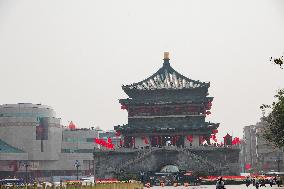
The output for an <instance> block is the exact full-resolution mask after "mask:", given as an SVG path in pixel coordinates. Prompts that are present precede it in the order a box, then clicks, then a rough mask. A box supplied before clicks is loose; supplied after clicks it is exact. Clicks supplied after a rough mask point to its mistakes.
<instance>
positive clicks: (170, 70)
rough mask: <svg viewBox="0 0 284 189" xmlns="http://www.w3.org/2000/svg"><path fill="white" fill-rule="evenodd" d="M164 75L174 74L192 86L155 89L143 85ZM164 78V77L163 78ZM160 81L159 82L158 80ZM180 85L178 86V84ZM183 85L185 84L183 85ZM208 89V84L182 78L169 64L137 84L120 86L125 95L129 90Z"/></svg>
mask: <svg viewBox="0 0 284 189" xmlns="http://www.w3.org/2000/svg"><path fill="white" fill-rule="evenodd" d="M165 73H168V74H174V75H175V76H176V77H177V78H178V79H181V80H184V81H185V82H187V83H189V84H192V86H187V87H185V86H178V87H172V86H170V87H168V88H167V87H161V88H159V87H157V88H150V87H147V86H145V85H144V84H152V83H153V82H152V83H151V80H152V81H157V78H159V77H160V76H164V75H165ZM164 77H166V76H164ZM162 80H163V81H162V83H164V82H165V78H162ZM160 81H161V80H160ZM179 85H180V84H179ZM184 85H185V84H184ZM204 87H206V88H209V87H210V82H201V81H199V80H197V81H196V80H192V79H189V78H187V77H185V76H183V75H182V74H180V73H179V72H177V71H176V70H174V69H173V68H172V67H171V66H170V64H164V65H163V67H161V68H160V69H159V70H158V71H157V72H156V73H154V74H153V75H151V76H150V77H148V78H146V79H144V80H142V81H140V82H137V83H133V84H130V85H123V86H122V89H123V90H124V91H125V92H126V93H127V91H129V90H138V91H147V90H151V91H153V90H162V89H165V90H181V89H196V88H204Z"/></svg>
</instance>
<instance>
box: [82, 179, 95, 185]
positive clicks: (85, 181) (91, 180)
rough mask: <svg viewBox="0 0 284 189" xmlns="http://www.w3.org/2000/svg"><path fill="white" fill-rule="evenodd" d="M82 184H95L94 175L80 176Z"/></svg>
mask: <svg viewBox="0 0 284 189" xmlns="http://www.w3.org/2000/svg"><path fill="white" fill-rule="evenodd" d="M80 181H81V182H82V185H83V186H90V185H94V184H95V177H82V178H81V179H80Z"/></svg>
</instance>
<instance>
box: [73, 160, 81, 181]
mask: <svg viewBox="0 0 284 189" xmlns="http://www.w3.org/2000/svg"><path fill="white" fill-rule="evenodd" d="M74 166H75V167H76V169H77V180H79V167H80V166H81V164H80V162H79V161H78V160H76V161H75V164H74Z"/></svg>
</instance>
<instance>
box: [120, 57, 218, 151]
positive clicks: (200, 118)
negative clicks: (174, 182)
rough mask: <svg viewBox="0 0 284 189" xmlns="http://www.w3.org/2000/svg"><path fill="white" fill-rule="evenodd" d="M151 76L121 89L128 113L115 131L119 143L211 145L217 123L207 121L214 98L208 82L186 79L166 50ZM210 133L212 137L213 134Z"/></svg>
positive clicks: (123, 104) (131, 145)
mask: <svg viewBox="0 0 284 189" xmlns="http://www.w3.org/2000/svg"><path fill="white" fill-rule="evenodd" d="M163 60H164V62H163V65H162V67H161V68H160V69H159V70H158V71H157V72H156V73H154V74H153V75H151V76H150V77H148V78H147V79H144V80H143V81H140V82H138V83H133V84H130V85H123V86H122V89H123V90H124V92H125V93H126V94H127V95H128V96H129V98H127V99H120V100H119V102H120V104H121V109H124V110H126V111H127V112H128V124H126V125H122V126H121V125H119V126H116V127H115V130H116V131H117V132H118V133H119V134H121V135H122V137H123V142H122V144H121V145H122V146H123V147H126V148H146V147H161V146H177V147H190V146H193V147H194V146H200V145H203V144H204V143H207V144H208V145H209V144H210V138H211V139H212V138H213V140H216V138H215V134H216V133H217V128H218V126H219V123H211V122H206V119H205V118H206V116H207V115H209V114H211V112H210V109H211V106H212V101H213V97H210V96H209V93H208V89H209V87H210V83H209V82H201V81H199V80H193V79H190V78H187V77H185V76H183V75H182V74H180V73H179V72H177V71H176V70H175V69H173V68H172V66H171V64H170V59H169V53H168V52H165V53H164V59H163ZM212 136H213V137H212Z"/></svg>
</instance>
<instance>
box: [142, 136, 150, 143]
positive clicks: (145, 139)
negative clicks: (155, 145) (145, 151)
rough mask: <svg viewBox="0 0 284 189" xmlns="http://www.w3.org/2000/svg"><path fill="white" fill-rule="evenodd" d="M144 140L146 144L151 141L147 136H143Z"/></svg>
mask: <svg viewBox="0 0 284 189" xmlns="http://www.w3.org/2000/svg"><path fill="white" fill-rule="evenodd" d="M142 140H144V143H145V144H149V141H148V139H147V137H145V136H143V137H142Z"/></svg>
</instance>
